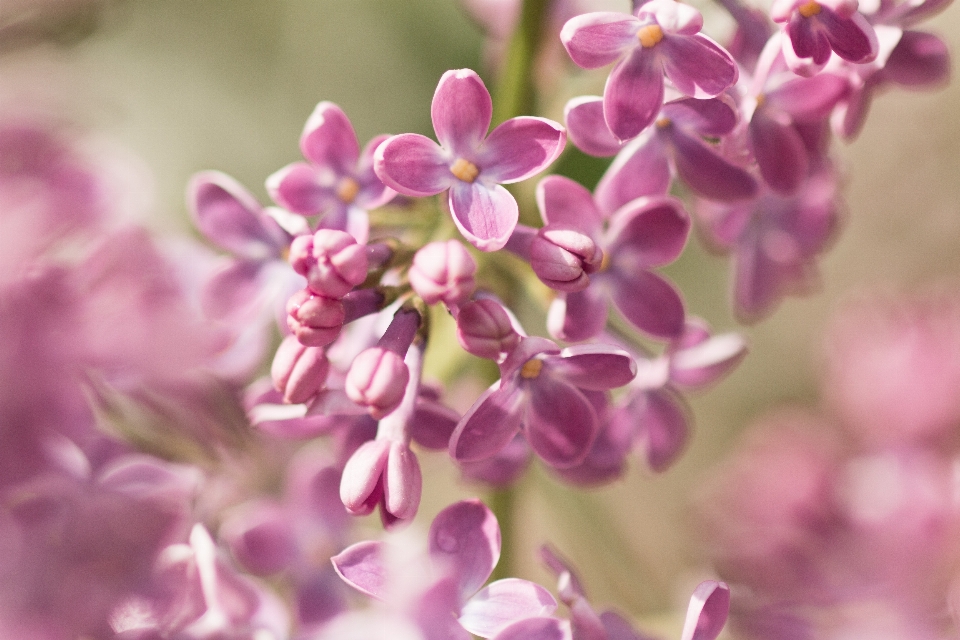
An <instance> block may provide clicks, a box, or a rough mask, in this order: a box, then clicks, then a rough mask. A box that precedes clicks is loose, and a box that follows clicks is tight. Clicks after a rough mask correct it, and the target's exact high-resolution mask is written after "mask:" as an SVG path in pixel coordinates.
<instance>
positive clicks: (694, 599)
mask: <svg viewBox="0 0 960 640" xmlns="http://www.w3.org/2000/svg"><path fill="white" fill-rule="evenodd" d="M729 612H730V588H729V587H728V586H727V585H726V584H724V583H723V582H717V581H715V580H707V581H705V582H701V583H700V584H699V585H698V586H697V588H696V589H695V590H694V592H693V595H692V596H690V606H689V607H688V608H687V618H686V620H685V621H684V623H683V633H681V634H680V640H714V639H715V638H716V637H717V636H718V635H720V631H721V630H723V625H725V624H726V622H727V614H728V613H729Z"/></svg>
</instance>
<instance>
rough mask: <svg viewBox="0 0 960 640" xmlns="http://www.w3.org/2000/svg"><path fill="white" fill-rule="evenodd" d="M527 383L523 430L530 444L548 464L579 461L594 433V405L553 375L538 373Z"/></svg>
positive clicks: (597, 425)
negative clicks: (528, 395)
mask: <svg viewBox="0 0 960 640" xmlns="http://www.w3.org/2000/svg"><path fill="white" fill-rule="evenodd" d="M529 386H530V406H529V408H528V410H527V412H526V420H525V426H526V431H525V433H526V436H527V441H528V442H529V443H530V446H531V447H532V448H533V450H534V451H535V452H536V454H537V455H538V456H540V458H541V459H542V460H543V461H544V462H546V463H547V464H549V465H550V466H553V467H557V468H560V469H562V468H564V467H572V466H573V465H575V464H578V463H579V462H581V461H582V460H583V459H584V458H585V457H586V456H587V453H589V451H590V445H592V444H593V440H594V438H595V437H596V435H597V429H598V427H599V424H598V422H597V414H596V412H595V411H594V409H593V405H592V404H591V403H590V401H589V400H587V399H586V398H585V397H584V395H583V394H582V393H581V392H580V391H579V390H578V389H577V388H576V387H574V386H573V385H571V384H568V383H567V382H564V381H562V380H560V379H557V378H555V377H554V376H550V375H541V376H540V377H539V378H537V379H536V380H534V381H533V382H532V383H530V385H529Z"/></svg>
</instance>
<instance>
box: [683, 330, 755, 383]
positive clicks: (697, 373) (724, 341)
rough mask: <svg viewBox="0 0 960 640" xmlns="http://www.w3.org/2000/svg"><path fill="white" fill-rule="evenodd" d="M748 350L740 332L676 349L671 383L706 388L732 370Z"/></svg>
mask: <svg viewBox="0 0 960 640" xmlns="http://www.w3.org/2000/svg"><path fill="white" fill-rule="evenodd" d="M746 353H747V342H746V340H745V339H744V338H743V336H741V335H740V334H738V333H725V334H722V335H719V336H711V337H709V338H707V339H706V340H703V341H702V342H699V343H698V344H694V345H690V346H688V347H685V348H683V349H678V350H677V351H675V352H673V354H672V355H671V357H670V382H672V383H673V384H675V385H678V386H683V387H686V388H700V387H703V386H704V385H708V384H710V383H712V382H715V381H717V380H718V379H720V378H721V377H722V376H724V375H725V374H727V373H728V372H729V371H731V370H732V369H733V368H734V367H735V366H737V364H739V363H740V361H741V360H743V358H744V356H745V355H746Z"/></svg>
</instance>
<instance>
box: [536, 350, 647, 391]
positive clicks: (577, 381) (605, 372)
mask: <svg viewBox="0 0 960 640" xmlns="http://www.w3.org/2000/svg"><path fill="white" fill-rule="evenodd" d="M548 362H549V363H550V370H551V371H552V372H554V373H556V374H557V375H559V376H561V377H563V379H564V380H566V381H567V382H569V383H570V384H573V385H575V386H577V387H579V388H581V389H592V390H595V391H606V390H607V389H614V388H616V387H622V386H623V385H625V384H627V383H628V382H630V381H631V380H633V378H634V376H636V375H637V363H636V362H634V360H633V357H632V356H631V355H630V354H629V353H628V352H627V351H624V350H623V349H619V348H617V347H611V346H609V345H605V344H579V345H575V346H572V347H567V348H566V349H564V350H563V351H561V352H560V355H559V356H557V357H551V358H549V359H548Z"/></svg>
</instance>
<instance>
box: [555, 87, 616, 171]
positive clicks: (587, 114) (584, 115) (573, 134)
mask: <svg viewBox="0 0 960 640" xmlns="http://www.w3.org/2000/svg"><path fill="white" fill-rule="evenodd" d="M563 119H564V121H565V122H566V123H567V135H568V136H569V137H570V142H572V143H573V144H574V146H575V147H576V148H577V149H580V151H583V152H584V153H586V154H588V155H591V156H597V157H600V158H605V157H607V156H612V155H615V154H616V153H617V151H619V150H620V147H621V146H623V144H622V143H621V142H620V141H619V140H617V138H616V137H615V136H614V135H613V133H611V132H610V128H609V127H607V121H606V120H605V119H604V117H603V98H601V97H599V96H581V97H579V98H573V99H572V100H570V101H569V102H568V103H567V106H566V107H564V109H563Z"/></svg>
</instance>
